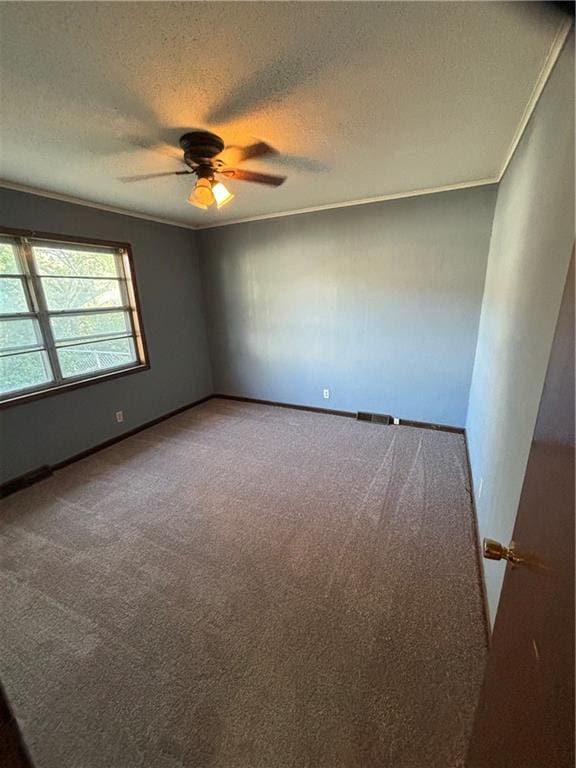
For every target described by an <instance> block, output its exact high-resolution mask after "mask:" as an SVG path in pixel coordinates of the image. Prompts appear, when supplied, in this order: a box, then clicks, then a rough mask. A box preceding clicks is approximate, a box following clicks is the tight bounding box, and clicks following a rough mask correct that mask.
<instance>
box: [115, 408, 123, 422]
mask: <svg viewBox="0 0 576 768" xmlns="http://www.w3.org/2000/svg"><path fill="white" fill-rule="evenodd" d="M116 421H117V422H118V424H121V423H122V422H123V421H124V411H116Z"/></svg>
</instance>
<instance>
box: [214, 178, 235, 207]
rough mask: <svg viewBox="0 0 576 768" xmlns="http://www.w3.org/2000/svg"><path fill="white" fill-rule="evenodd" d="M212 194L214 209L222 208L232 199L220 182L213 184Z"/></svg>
mask: <svg viewBox="0 0 576 768" xmlns="http://www.w3.org/2000/svg"><path fill="white" fill-rule="evenodd" d="M212 194H213V195H214V199H215V200H216V207H217V208H222V206H223V205H226V203H229V202H230V200H232V198H233V197H234V195H233V194H232V192H230V190H228V189H227V188H226V187H225V186H224V184H222V182H221V181H217V182H216V183H215V184H213V185H212Z"/></svg>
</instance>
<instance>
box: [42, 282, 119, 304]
mask: <svg viewBox="0 0 576 768" xmlns="http://www.w3.org/2000/svg"><path fill="white" fill-rule="evenodd" d="M42 286H43V288H44V295H45V296H46V304H47V305H48V309H50V310H53V311H56V310H59V309H98V308H100V307H119V306H122V303H123V302H122V293H121V291H120V283H119V282H118V280H91V279H90V278H88V279H87V280H82V279H79V278H75V277H43V278H42Z"/></svg>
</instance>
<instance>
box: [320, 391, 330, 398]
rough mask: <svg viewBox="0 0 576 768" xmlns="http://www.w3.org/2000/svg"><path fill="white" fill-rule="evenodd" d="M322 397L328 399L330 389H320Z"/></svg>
mask: <svg viewBox="0 0 576 768" xmlns="http://www.w3.org/2000/svg"><path fill="white" fill-rule="evenodd" d="M322 397H323V398H324V400H330V390H329V389H328V388H326V389H323V390H322Z"/></svg>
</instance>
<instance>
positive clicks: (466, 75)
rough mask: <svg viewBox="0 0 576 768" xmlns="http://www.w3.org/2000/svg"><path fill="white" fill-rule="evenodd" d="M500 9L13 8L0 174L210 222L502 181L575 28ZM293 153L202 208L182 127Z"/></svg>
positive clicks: (540, 15) (0, 53) (6, 19)
mask: <svg viewBox="0 0 576 768" xmlns="http://www.w3.org/2000/svg"><path fill="white" fill-rule="evenodd" d="M552 5H553V4H544V3H543V4H540V3H499V2H487V3H482V2H469V3H467V2H460V3H444V2H440V3H434V2H424V3H419V2H404V3H393V2H390V3H388V2H386V3H377V2H367V3H360V2H351V3H346V2H341V3H319V2H318V3H316V2H311V3H299V2H294V3H274V2H268V3H236V2H232V3H220V2H217V3H208V2H188V3H168V2H166V3H165V2H161V3H138V2H126V3H124V2H118V3H116V2H113V3H99V2H90V3H84V2H78V3H66V2H63V3H34V2H26V3H24V2H23V3H0V25H1V26H0V36H1V37H0V67H1V70H0V76H1V88H2V116H1V122H0V140H1V144H0V178H1V179H3V180H4V181H5V182H8V183H12V184H16V185H23V186H29V187H33V188H36V189H39V190H45V191H49V192H53V193H58V194H60V195H66V196H69V197H72V198H77V199H80V200H85V201H91V202H94V203H98V204H102V205H107V206H113V207H116V208H120V209H124V210H127V211H132V212H136V213H140V214H147V215H149V216H151V217H158V218H164V219H167V220H171V221H175V222H181V223H183V224H186V225H189V226H190V225H192V226H195V225H200V226H202V225H206V224H211V223H218V222H225V221H228V220H232V219H233V220H237V219H243V218H247V217H257V216H261V215H266V214H271V213H279V212H286V211H293V210H297V209H302V208H307V207H314V206H322V205H332V204H338V203H342V202H347V201H352V200H361V199H365V198H371V197H379V196H385V195H397V194H402V193H406V192H411V191H414V190H420V189H429V188H436V187H443V186H446V185H454V184H463V183H471V182H474V181H482V180H489V179H494V178H497V177H498V176H499V173H500V171H501V168H502V166H503V163H504V162H505V160H506V157H507V155H508V153H509V149H510V146H511V143H512V142H513V139H514V136H515V134H516V133H517V130H518V127H519V125H520V124H521V121H522V118H523V115H524V114H525V111H526V108H527V105H529V103H530V99H531V95H532V94H533V90H534V88H535V85H536V84H537V82H538V79H539V77H540V76H541V73H542V69H543V67H545V64H546V60H547V57H548V56H549V54H550V50H551V48H552V46H553V45H554V41H555V38H556V36H557V34H558V32H559V28H560V25H561V24H562V22H563V19H562V17H561V16H560V14H559V13H557V12H555V11H553V10H551V9H550V6H552ZM191 128H207V129H210V130H213V131H215V132H217V133H219V134H220V135H221V136H222V137H223V138H224V139H225V141H226V142H227V143H229V144H241V143H249V142H251V141H253V139H254V138H258V139H264V140H266V141H267V142H269V143H271V144H272V145H274V146H275V147H276V148H277V149H278V150H279V152H280V153H281V154H280V155H279V156H278V157H277V158H275V159H273V160H268V161H266V162H264V161H263V160H260V161H248V162H247V163H246V165H245V167H246V168H251V169H259V170H265V171H271V172H276V173H284V174H287V175H288V181H287V182H286V183H285V184H284V186H282V187H280V188H278V189H269V188H266V187H261V186H257V185H253V184H246V183H240V182H238V181H237V182H233V181H232V182H230V183H229V186H230V188H232V189H233V191H234V192H235V193H236V195H237V196H236V198H235V199H234V200H233V201H232V202H231V203H230V204H229V205H228V206H227V207H226V208H223V209H222V210H220V211H217V210H215V209H210V210H209V211H206V212H203V211H198V210H196V209H194V208H192V207H190V206H189V205H188V204H187V203H186V197H187V194H188V192H189V189H190V187H191V181H190V179H189V178H187V177H170V178H165V179H158V180H152V181H143V182H140V183H138V184H126V183H122V182H121V181H120V180H119V177H124V176H129V175H133V174H139V173H142V174H144V173H154V172H160V171H163V170H178V169H180V167H181V166H180V161H179V160H178V159H177V158H178V154H177V152H176V151H175V150H174V149H171V146H177V141H178V137H179V136H180V134H181V133H183V132H184V130H188V129H191Z"/></svg>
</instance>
